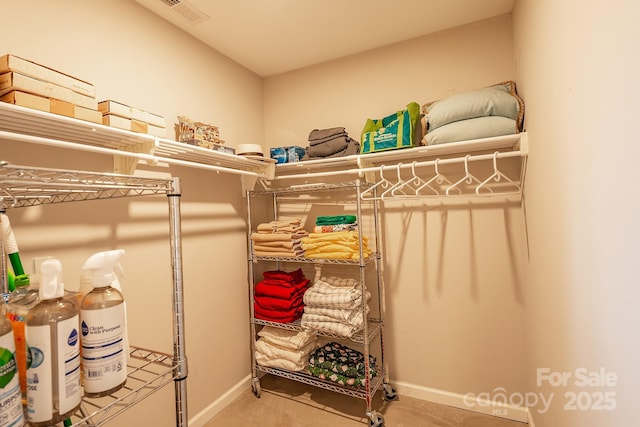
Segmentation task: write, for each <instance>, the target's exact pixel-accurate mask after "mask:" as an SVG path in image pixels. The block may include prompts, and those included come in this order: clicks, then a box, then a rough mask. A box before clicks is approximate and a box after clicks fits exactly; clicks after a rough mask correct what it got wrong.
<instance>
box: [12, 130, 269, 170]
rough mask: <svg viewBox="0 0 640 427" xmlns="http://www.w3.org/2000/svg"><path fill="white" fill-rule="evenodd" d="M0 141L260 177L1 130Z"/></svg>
mask: <svg viewBox="0 0 640 427" xmlns="http://www.w3.org/2000/svg"><path fill="white" fill-rule="evenodd" d="M0 140H8V141H15V142H26V143H32V144H41V145H48V146H52V147H58V148H69V149H72V150H83V151H91V152H94V153H100V154H111V155H115V156H124V157H133V158H136V159H139V160H146V161H150V162H153V163H169V164H174V165H179V166H187V167H190V168H198V169H205V170H211V171H215V172H226V173H233V174H236V175H246V176H252V177H256V178H259V177H260V175H259V174H257V173H255V172H249V171H244V170H239V169H231V168H225V167H223V166H214V165H206V164H203V163H197V162H189V161H187V160H180V159H172V158H170V157H159V156H154V155H153V154H145V153H132V152H130V151H121V150H116V149H113V148H105V147H96V146H94V145H84V144H77V143H75V142H67V141H60V140H57V139H51V138H43V137H40V136H33V135H23V134H20V133H12V132H6V131H2V130H0Z"/></svg>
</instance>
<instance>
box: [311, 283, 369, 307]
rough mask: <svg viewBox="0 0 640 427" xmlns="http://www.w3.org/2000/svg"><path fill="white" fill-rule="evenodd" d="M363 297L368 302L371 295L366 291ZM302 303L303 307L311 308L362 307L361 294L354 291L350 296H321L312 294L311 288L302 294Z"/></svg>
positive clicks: (315, 293) (320, 294) (317, 293)
mask: <svg viewBox="0 0 640 427" xmlns="http://www.w3.org/2000/svg"><path fill="white" fill-rule="evenodd" d="M365 297H366V300H369V298H371V294H370V293H369V292H368V291H367V293H366V295H365ZM303 301H304V303H305V305H309V306H313V307H329V308H343V309H354V308H357V307H361V306H362V293H361V292H360V291H354V292H353V293H352V294H323V293H319V292H314V291H313V287H311V288H309V289H308V290H307V292H305V293H304V296H303Z"/></svg>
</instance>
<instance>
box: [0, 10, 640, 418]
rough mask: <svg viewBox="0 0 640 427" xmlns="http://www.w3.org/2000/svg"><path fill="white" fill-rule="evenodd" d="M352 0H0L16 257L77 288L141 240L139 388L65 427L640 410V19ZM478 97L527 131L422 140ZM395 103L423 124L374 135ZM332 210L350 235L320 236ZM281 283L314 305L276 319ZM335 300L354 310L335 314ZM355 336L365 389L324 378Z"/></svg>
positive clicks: (128, 267) (136, 255) (135, 310)
mask: <svg viewBox="0 0 640 427" xmlns="http://www.w3.org/2000/svg"><path fill="white" fill-rule="evenodd" d="M227 3H228V4H227ZM342 3H344V2H329V3H327V2H316V1H311V2H296V1H289V0H283V1H278V2H259V1H253V0H248V1H241V2H219V1H205V0H179V1H164V0H136V1H129V0H112V1H109V2H90V3H89V2H82V1H79V0H70V1H67V2H60V1H48V2H42V1H36V0H25V1H20V2H13V3H7V4H4V5H3V8H2V11H3V13H2V17H3V20H2V21H3V23H2V25H0V66H2V67H5V68H6V70H4V71H3V69H0V99H1V102H0V162H2V163H0V211H1V212H0V213H2V214H3V215H6V216H7V217H8V219H10V224H11V228H12V233H13V236H14V237H15V240H16V241H17V243H18V245H19V256H20V258H21V260H22V267H24V272H25V274H27V275H30V274H32V273H33V272H34V269H35V268H36V267H37V265H39V264H38V263H39V262H40V260H43V259H47V257H54V258H56V259H57V260H59V261H60V263H61V265H62V271H61V273H60V275H59V276H56V280H60V281H62V282H64V286H65V289H67V290H69V291H76V290H79V289H80V287H81V285H82V284H83V283H84V282H83V280H84V276H83V266H84V265H85V262H86V260H87V258H88V257H89V256H90V255H91V254H94V253H101V252H105V251H111V250H116V249H123V250H124V251H125V253H124V255H123V256H122V258H121V259H120V264H121V267H122V271H121V275H120V276H118V281H119V284H120V285H121V286H122V290H121V293H122V295H123V296H124V300H125V301H126V314H127V317H126V329H127V340H128V343H130V344H127V345H126V347H127V348H128V352H129V358H128V361H129V364H130V366H129V367H128V368H127V369H128V370H130V371H129V373H130V375H131V377H130V379H129V380H127V382H126V383H125V385H124V387H123V388H122V389H120V390H119V391H118V392H117V393H118V394H117V396H116V397H110V396H106V397H100V398H88V397H83V398H82V403H81V404H80V408H82V409H81V411H80V412H78V413H75V414H74V416H73V417H71V418H70V419H69V420H68V422H67V420H65V423H66V424H68V423H69V422H71V423H73V425H106V426H115V425H154V426H174V425H176V426H177V425H181V426H182V425H184V426H186V425H189V426H201V427H205V426H208V427H217V426H220V425H225V427H229V426H233V425H242V426H243V427H247V426H252V425H269V426H270V425H273V426H275V425H282V426H288V425H291V426H296V427H297V426H302V425H304V427H307V426H310V427H313V426H316V425H317V426H320V425H344V426H345V427H346V426H351V425H353V426H357V425H369V426H370V427H371V426H375V427H382V426H385V427H393V426H394V425H401V424H402V423H408V424H406V425H417V426H418V425H423V426H425V427H429V426H431V425H451V426H454V425H459V426H479V425H495V426H500V427H503V426H505V427H521V426H524V425H529V426H537V427H555V426H563V427H578V426H580V427H584V426H589V427H605V426H607V427H609V426H615V427H618V426H620V427H622V426H631V425H637V424H639V423H640V418H639V417H638V412H637V410H636V409H635V406H636V404H635V402H634V400H633V399H634V398H635V393H634V391H635V390H637V389H638V387H640V382H639V378H640V373H639V372H638V368H637V363H635V361H634V360H635V359H634V357H633V355H634V354H635V351H634V350H635V349H636V348H638V347H640V341H639V339H638V337H637V336H636V335H635V334H634V333H633V331H632V329H633V325H635V324H636V323H638V320H640V319H638V314H637V313H638V310H637V309H636V307H635V305H636V300H637V298H636V297H637V296H638V292H639V291H638V286H637V279H636V275H637V274H636V272H635V270H634V267H635V265H636V263H637V260H636V258H637V255H636V254H637V251H636V250H635V249H634V248H635V242H636V241H638V239H640V227H639V226H638V221H637V220H636V217H637V213H636V212H637V208H638V206H637V205H638V201H637V199H638V197H637V194H638V191H637V188H636V182H637V179H638V172H637V170H638V168H637V164H636V163H637V159H638V154H640V149H639V148H638V147H639V145H638V144H637V142H636V141H635V137H634V135H635V133H634V131H635V129H633V126H634V123H635V122H636V116H637V113H638V107H637V106H636V103H635V101H634V100H635V98H636V95H637V93H638V84H637V75H638V74H639V73H640V62H638V60H637V58H636V56H637V55H634V52H635V51H636V50H637V47H636V46H635V44H636V40H638V39H639V38H640V32H639V31H640V30H638V25H637V22H639V20H640V7H639V6H638V5H637V4H636V3H635V2H633V1H630V0H620V1H617V2H614V3H610V2H609V3H606V2H602V1H596V2H588V4H586V3H585V2H579V1H577V0H570V1H568V2H558V1H553V0H535V1H534V0H491V1H486V2H476V1H469V0H454V1H452V2H446V3H447V4H446V5H445V4H443V2H438V1H423V0H402V1H399V2H395V3H389V2H387V3H385V2H382V1H377V0H376V1H374V2H371V1H364V0H355V1H354V2H347V3H348V4H342ZM449 3H451V4H449ZM285 19H286V21H285ZM18 59H25V60H27V62H32V63H35V64H38V65H40V66H43V67H42V68H39V69H38V70H39V71H38V72H40V73H41V74H40V77H33V76H32V75H23V74H24V73H27V74H29V73H30V72H33V73H35V72H36V70H33V69H32V70H31V71H28V70H26V71H25V68H21V69H20V71H17V70H18V69H19V68H20V67H24V63H18V62H19V61H18V62H15V61H17V60H18ZM3 61H4V62H3ZM12 61H13V62H12ZM5 62H6V63H7V64H8V65H7V64H5ZM11 67H15V68H11ZM25 76H26V77H25ZM34 79H35V80H36V81H33V80H34ZM50 79H51V80H52V79H61V80H56V82H57V83H53V82H51V81H48V82H44V83H43V81H41V80H50ZM70 79H71V80H70ZM70 82H71V83H70ZM74 82H75V83H74ZM45 83H46V84H49V83H51V84H55V85H58V86H64V85H67V86H71V87H66V89H65V91H60V90H59V89H58V87H57V86H55V88H56V91H55V92H51V93H49V94H43V93H44V92H42V91H44V90H48V89H47V88H51V86H47V85H46V84H45ZM27 88H33V89H32V91H31V92H30V91H29V90H28V89H27ZM488 88H501V89H500V90H503V92H504V93H503V95H505V96H507V97H508V98H509V99H510V100H511V101H513V102H515V103H516V104H517V107H518V109H517V114H516V115H515V116H512V117H508V120H511V121H505V120H502V119H506V118H507V117H502V116H501V117H502V118H501V119H500V120H496V121H493V120H492V121H491V124H490V125H487V126H484V127H483V130H484V131H488V130H489V129H491V131H492V132H493V131H495V129H498V128H500V129H503V128H504V126H507V127H509V129H511V126H512V124H513V131H511V130H510V131H509V132H502V133H503V134H501V135H495V134H494V135H491V136H487V135H486V134H482V135H479V134H475V135H476V136H475V137H469V138H463V139H458V140H455V141H444V140H440V139H439V140H436V139H435V138H436V136H437V137H438V138H441V137H443V136H442V135H443V134H442V133H440V134H438V135H436V134H434V133H433V129H434V127H435V125H433V121H429V120H431V119H433V118H434V117H435V113H433V111H434V110H433V109H434V108H435V107H434V106H435V105H438V102H441V101H443V100H447V99H451V98H452V97H456V98H455V99H460V97H461V96H463V95H465V94H476V93H477V91H481V90H486V89H488ZM38 90H40V91H41V92H40V94H38V93H36V92H37V91H38ZM67 90H68V94H69V96H73V98H65V99H67V100H64V99H62V100H61V99H59V98H60V97H62V95H63V94H67ZM514 95H517V97H515V96H514ZM87 97H88V98H91V99H90V100H87V99H86V98H87ZM466 99H467V100H468V99H469V98H466ZM474 99H476V98H474ZM85 101H87V102H86V103H85ZM463 105H465V106H468V105H470V103H469V102H466V103H463ZM416 107H418V109H416ZM404 110H406V111H408V112H410V113H411V114H410V115H411V117H412V118H415V115H416V113H417V114H418V121H417V122H411V123H413V124H415V125H416V126H415V127H413V133H412V134H411V135H412V136H415V135H418V134H419V135H420V137H419V138H416V139H415V140H412V143H411V144H410V145H409V146H406V147H404V148H398V147H395V149H389V150H379V151H377V150H376V149H373V150H372V149H371V147H370V146H369V145H367V146H366V148H364V147H365V142H366V141H369V139H366V138H368V137H366V136H363V130H365V129H367V130H369V131H371V128H370V126H377V125H376V123H375V121H376V120H378V119H382V118H383V117H387V116H388V115H391V114H395V113H396V112H400V111H404ZM500 114H503V113H495V110H493V111H492V112H489V113H486V115H487V116H491V117H494V118H495V116H500ZM484 115H485V113H483V114H481V116H483V117H484ZM124 116H129V117H124ZM425 117H426V118H425ZM483 117H480V118H483ZM123 118H124V119H125V120H124V122H123V121H122V119H123ZM476 118H478V117H472V118H464V120H472V119H476ZM484 118H486V117H484ZM445 120H446V119H445ZM458 121H463V120H458V119H456V120H455V122H458ZM123 123H124V124H123ZM465 123H468V122H465ZM487 123H488V122H487ZM447 124H448V123H447ZM122 126H125V127H126V129H123V128H122ZM443 126H446V125H443ZM196 129H197V130H196ZM335 129H338V130H339V137H340V140H339V143H336V144H335V145H333V144H326V145H322V146H321V148H320V146H319V145H318V144H319V142H318V141H323V143H324V141H325V140H324V139H322V138H324V137H325V136H326V134H327V133H328V132H329V131H330V130H331V131H332V130H335ZM474 129H475V130H477V128H474ZM436 130H437V129H436ZM427 131H431V132H432V133H431V134H430V135H429V134H428V133H427ZM467 131H468V128H467V127H464V128H458V129H456V132H460V133H464V132H467ZM188 132H192V134H193V136H192V140H189V141H187V139H188V137H185V135H186V134H187V133H188ZM365 133H366V132H365ZM498 133H500V132H498ZM319 134H320V135H321V136H318V135H319ZM427 136H429V139H428V141H427V140H425V144H426V145H425V144H422V140H423V138H427ZM445 136H446V135H445ZM365 139H366V141H365ZM203 141H206V143H205V142H203ZM356 143H357V144H361V145H356ZM366 144H369V142H366ZM287 147H298V148H300V149H301V150H302V151H298V150H297V149H292V150H290V151H283V149H284V148H287ZM311 147H313V150H311ZM272 149H274V150H275V151H274V155H273V156H272V155H271V151H272ZM318 149H320V150H321V151H318ZM278 150H280V151H278ZM314 150H315V151H314ZM327 150H330V151H331V153H328V151H327ZM354 150H355V151H354ZM363 150H364V152H363ZM282 153H287V156H288V157H287V161H286V162H285V163H277V161H278V159H280V157H278V156H281V155H283V154H282ZM301 153H307V154H308V153H311V154H312V157H313V158H303V159H300V154H301ZM333 154H337V155H334V156H332V157H329V155H333ZM323 156H324V157H323ZM353 217H355V218H353ZM356 218H357V219H356ZM3 224H4V223H3ZM323 226H325V227H326V226H329V227H330V228H332V230H333V231H334V232H345V233H347V234H345V235H344V236H345V237H344V238H343V239H344V240H340V241H330V242H329V244H330V245H336V246H327V247H328V248H329V249H321V248H325V243H327V242H326V241H325V240H326V239H325V240H323V238H322V237H320V238H319V237H318V236H315V234H318V233H316V231H318V230H320V229H322V227H323ZM273 227H275V228H273ZM318 227H319V228H318ZM270 228H271V231H274V230H275V231H274V233H275V234H279V231H278V230H279V229H280V231H282V230H285V231H282V232H283V233H287V234H288V235H289V236H292V237H291V240H284V245H283V246H280V244H281V243H282V242H283V240H282V239H281V236H273V235H270V234H269V232H266V233H265V230H269V229H270ZM338 230H340V231H338ZM341 236H342V235H341ZM347 236H348V237H347ZM314 239H316V240H314ZM5 247H8V248H9V249H8V252H7V249H3V250H4V251H5V252H4V254H3V259H5V261H4V262H3V264H2V269H4V270H6V271H8V270H13V269H14V266H13V265H12V263H11V261H12V260H11V259H10V258H9V255H12V258H13V260H15V257H16V255H15V253H16V252H17V251H15V248H14V247H13V246H11V245H9V246H7V245H5V244H3V248H5ZM336 247H340V248H341V250H342V248H344V247H348V248H349V250H351V251H352V252H348V253H344V252H340V250H336V249H335V248H336ZM256 250H257V251H256ZM302 250H304V251H308V255H310V256H308V257H304V256H301V254H302V253H303V252H302ZM323 251H324V252H323ZM305 253H306V252H305ZM327 254H330V255H327ZM332 256H333V257H332ZM34 278H35V276H34ZM307 280H308V283H307V282H306V281H307ZM6 282H7V285H8V283H9V279H8V276H7V280H6ZM265 282H266V283H265ZM18 284H19V285H21V282H20V281H19V283H18ZM274 284H275V285H276V286H282V285H283V284H284V286H293V288H296V286H298V285H300V286H302V285H304V287H305V290H306V289H307V288H306V287H307V286H308V289H314V291H317V292H318V294H317V295H314V296H313V298H312V297H311V294H310V295H308V296H307V301H306V302H305V301H304V296H303V294H302V293H292V294H291V295H290V297H291V298H290V299H288V300H287V301H286V303H287V304H288V305H286V307H285V306H283V305H282V304H283V302H282V301H276V300H274V298H273V297H274V295H272V294H270V293H269V292H273V289H268V288H266V287H265V285H274ZM13 286H15V283H14V284H13ZM340 286H342V287H343V288H342V289H341V290H340V292H342V293H341V294H340V295H341V296H343V295H349V297H351V296H354V298H355V299H354V300H353V301H349V302H353V304H351V305H345V306H339V305H338V304H342V303H343V301H342V300H340V301H339V302H336V301H338V299H337V298H338V297H333V296H332V297H331V298H334V299H333V300H332V304H333V305H322V304H325V303H324V302H323V301H324V300H323V299H324V298H326V296H325V294H326V293H327V292H328V290H335V289H333V288H335V287H340ZM256 289H257V292H256ZM296 289H297V288H296ZM278 290H279V291H282V289H278ZM3 293H5V294H6V298H9V296H8V295H9V294H8V292H7V291H4V290H3ZM276 297H278V295H276ZM303 302H304V306H305V307H306V306H309V307H310V309H309V310H307V312H305V311H304V309H303V306H302V303H303ZM256 307H258V308H257V309H256ZM274 307H277V308H278V309H284V310H286V314H287V315H286V316H284V315H282V313H280V314H276V313H274ZM283 307H284V308H283ZM337 308H339V309H341V310H342V309H345V310H347V311H341V310H337ZM78 311H79V312H80V311H81V310H80V308H78ZM281 315H282V316H284V317H281V318H279V317H278V316H281ZM303 316H304V317H303ZM336 316H339V317H340V318H341V319H344V320H345V322H346V323H345V322H343V323H339V322H335V319H336ZM13 320H15V319H13ZM283 320H284V322H283ZM283 325H284V326H283ZM87 330H88V328H85V332H87ZM309 330H313V331H314V332H313V336H311V337H309V336H307V335H306V333H307V332H308V331H309ZM82 332H83V331H82V329H81V328H80V327H79V329H78V331H77V333H79V334H81V333H82ZM261 333H262V335H261ZM265 336H267V337H268V338H267V339H266V340H265V341H268V342H269V343H270V344H272V345H276V347H268V346H267V345H266V344H265V342H263V341H261V339H263V338H264V337H265ZM283 336H286V337H287V339H293V338H292V337H294V336H295V337H296V339H300V340H301V341H300V342H299V343H298V344H299V345H298V346H296V347H295V349H294V350H295V351H297V352H298V353H295V355H294V357H297V359H295V362H293V363H289V364H287V363H284V364H278V362H277V361H274V359H278V357H277V356H278V355H282V353H280V351H281V350H282V349H281V348H277V345H278V344H274V343H275V342H280V343H282V340H283ZM75 337H76V335H73V337H70V339H69V340H68V342H69V343H72V344H74V345H75V344H77V342H76V340H75ZM269 340H271V341H269ZM278 340H280V341H278ZM81 343H82V339H80V344H81ZM119 345H120V344H119ZM129 345H130V347H129ZM343 346H346V347H348V348H345V347H343ZM119 348H120V349H124V348H125V345H124V344H122V345H121V346H120V347H119ZM274 348H275V349H274ZM123 351H124V350H123ZM316 351H317V352H316ZM340 351H343V352H344V354H347V355H348V357H351V358H352V359H353V360H355V361H356V363H355V365H354V366H351V365H349V366H347V365H340V366H341V369H343V371H344V372H350V373H351V374H352V375H353V376H348V375H345V376H341V377H338V376H334V378H329V377H331V376H332V375H331V374H330V373H329V372H328V371H326V369H332V368H335V366H334V365H332V366H330V367H329V368H327V366H329V365H328V364H326V363H323V362H324V361H325V359H324V358H327V357H328V358H330V357H333V355H335V354H337V353H339V352H340ZM10 353H12V352H10ZM34 354H35V353H34ZM269 355H270V356H271V357H270V358H269V357H267V356H269ZM84 356H85V357H87V356H86V354H85V355H84ZM78 357H80V359H81V360H82V357H83V356H82V354H80V355H79V356H78ZM310 360H312V361H313V363H309V362H310ZM141 365H142V368H140V370H141V371H146V370H147V369H148V370H149V371H152V374H151V378H148V377H147V376H146V374H147V372H141V375H142V374H144V377H142V376H137V375H136V373H135V370H136V369H137V368H136V366H141ZM73 366H75V365H73ZM114 366H115V365H114ZM80 369H82V367H81V368H80ZM82 372H83V374H82V375H84V374H85V373H84V371H82ZM87 372H88V371H87ZM105 372H107V371H106V370H105ZM354 372H355V373H354ZM334 373H335V372H334ZM27 377H28V376H27ZM78 377H80V381H84V380H85V379H84V378H83V377H82V376H80V375H78ZM134 377H135V378H134ZM74 378H75V377H74ZM31 379H32V385H34V383H33V380H34V377H33V376H32V377H31ZM75 380H77V378H75V379H74V381H75ZM334 380H335V384H334V383H332V382H331V381H334ZM0 382H1V381H0ZM7 383H8V381H7ZM81 384H82V383H81ZM0 385H1V384H0ZM3 387H4V386H3ZM74 387H75V386H74ZM72 388H73V387H72ZM23 398H24V405H25V408H27V407H28V402H27V400H28V399H27V397H26V395H25V396H23ZM98 400H99V402H98ZM32 405H33V404H32ZM96 411H98V412H99V413H100V414H99V415H98V412H96ZM94 412H95V414H94ZM92 414H93V415H92ZM2 415H5V414H2ZM404 416H406V417H410V418H403V417H404ZM271 417H275V418H271ZM303 423H307V424H303ZM438 423H440V424H438ZM0 424H2V419H1V418H0ZM60 425H62V423H61V424H60Z"/></svg>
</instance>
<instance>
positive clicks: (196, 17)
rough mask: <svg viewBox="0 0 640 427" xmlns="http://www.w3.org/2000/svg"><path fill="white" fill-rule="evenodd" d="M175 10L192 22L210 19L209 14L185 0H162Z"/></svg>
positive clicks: (196, 22)
mask: <svg viewBox="0 0 640 427" xmlns="http://www.w3.org/2000/svg"><path fill="white" fill-rule="evenodd" d="M160 1H162V2H163V3H164V4H166V5H167V6H169V7H170V8H171V10H173V11H174V12H176V13H177V14H179V15H180V16H182V17H183V18H184V19H186V20H187V21H189V22H191V23H192V24H198V23H200V22H202V21H206V20H207V19H209V15H207V14H206V13H204V12H202V11H201V10H200V9H198V8H197V7H195V6H194V5H192V4H191V3H188V2H186V1H184V0H160Z"/></svg>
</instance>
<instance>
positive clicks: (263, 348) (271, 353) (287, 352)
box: [256, 338, 316, 365]
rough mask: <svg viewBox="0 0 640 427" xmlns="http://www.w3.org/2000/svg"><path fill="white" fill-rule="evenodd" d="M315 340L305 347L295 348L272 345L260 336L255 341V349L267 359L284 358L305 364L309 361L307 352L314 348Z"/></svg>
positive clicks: (309, 352)
mask: <svg viewBox="0 0 640 427" xmlns="http://www.w3.org/2000/svg"><path fill="white" fill-rule="evenodd" d="M315 347H316V343H315V341H313V342H310V343H309V344H307V345H306V346H305V347H302V348H300V349H297V350H292V349H288V348H283V347H280V346H277V345H273V344H271V343H269V342H268V341H265V340H264V339H262V338H260V339H258V340H257V341H256V351H259V352H260V353H262V355H264V356H265V357H266V358H268V359H284V360H288V361H290V362H292V363H295V364H296V365H298V364H300V363H304V364H305V365H306V364H307V363H308V361H309V354H311V352H312V351H313V350H315Z"/></svg>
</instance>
